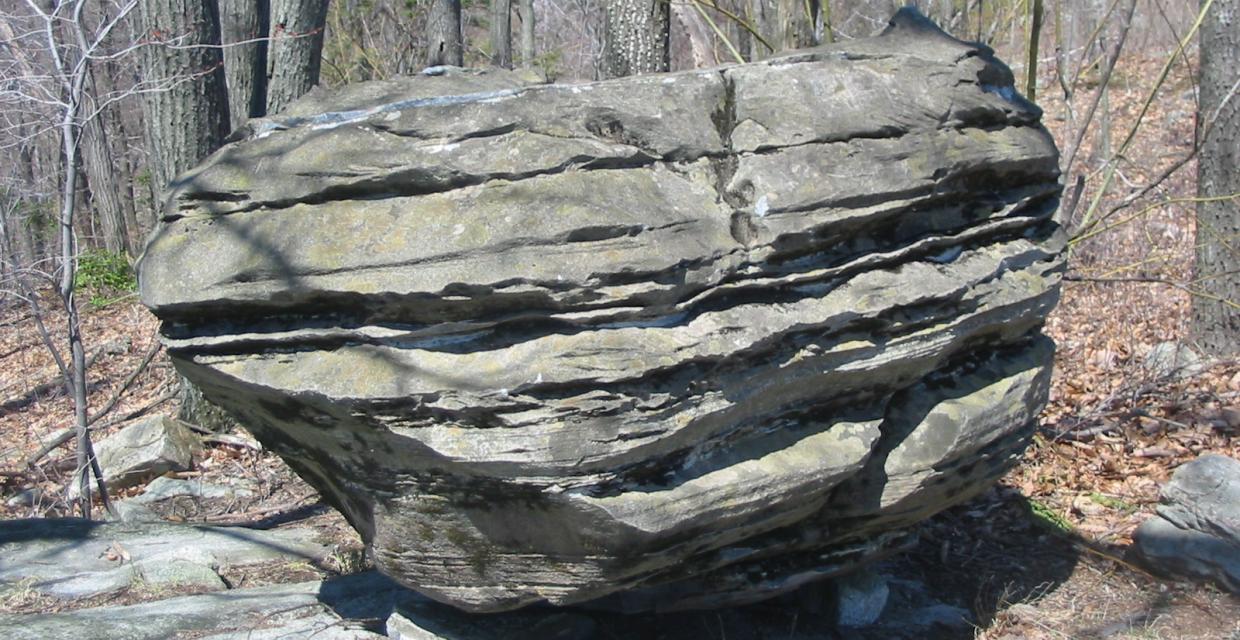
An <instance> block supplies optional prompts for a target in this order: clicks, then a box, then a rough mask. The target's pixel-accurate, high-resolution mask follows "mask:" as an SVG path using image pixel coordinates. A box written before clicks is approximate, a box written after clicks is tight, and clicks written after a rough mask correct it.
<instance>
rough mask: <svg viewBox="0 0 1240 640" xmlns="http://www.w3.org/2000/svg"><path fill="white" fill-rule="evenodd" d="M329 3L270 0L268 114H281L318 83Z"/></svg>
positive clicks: (322, 1) (311, 0) (321, 1)
mask: <svg viewBox="0 0 1240 640" xmlns="http://www.w3.org/2000/svg"><path fill="white" fill-rule="evenodd" d="M327 2H328V0H271V28H270V33H271V44H270V46H269V53H268V60H267V78H268V80H267V114H275V113H279V112H280V111H281V110H282V109H284V107H286V106H288V104H289V103H290V102H292V101H294V100H296V99H297V98H300V97H301V96H303V95H305V93H306V92H307V91H309V90H310V89H312V88H313V87H314V85H316V84H318V83H319V67H320V65H321V64H322V61H323V29H324V27H325V25H326V24H327Z"/></svg>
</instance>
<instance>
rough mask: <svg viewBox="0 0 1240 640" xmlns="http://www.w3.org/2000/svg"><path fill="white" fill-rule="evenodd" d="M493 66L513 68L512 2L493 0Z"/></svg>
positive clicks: (508, 0) (510, 0) (509, 0)
mask: <svg viewBox="0 0 1240 640" xmlns="http://www.w3.org/2000/svg"><path fill="white" fill-rule="evenodd" d="M491 64H493V65H495V66H497V67H503V68H505V69H511V68H512V0H491Z"/></svg>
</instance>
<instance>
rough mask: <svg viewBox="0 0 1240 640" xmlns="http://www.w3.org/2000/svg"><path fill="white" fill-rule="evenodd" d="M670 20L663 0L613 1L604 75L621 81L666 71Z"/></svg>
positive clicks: (611, 2)
mask: <svg viewBox="0 0 1240 640" xmlns="http://www.w3.org/2000/svg"><path fill="white" fill-rule="evenodd" d="M669 17H670V12H669V11H668V3H667V2H665V1H663V0H610V1H609V2H608V3H607V24H606V29H605V32H606V34H605V37H606V41H605V42H604V44H603V75H604V76H605V77H608V78H619V77H621V76H630V75H636V74H640V73H658V72H660V71H667V68H668V63H669V57H668V47H667V38H668V22H669Z"/></svg>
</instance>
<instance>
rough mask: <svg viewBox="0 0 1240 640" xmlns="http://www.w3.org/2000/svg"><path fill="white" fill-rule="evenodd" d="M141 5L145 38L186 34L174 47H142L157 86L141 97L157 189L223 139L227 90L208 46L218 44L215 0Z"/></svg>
mask: <svg viewBox="0 0 1240 640" xmlns="http://www.w3.org/2000/svg"><path fill="white" fill-rule="evenodd" d="M139 8H140V11H141V24H142V30H143V33H144V34H145V37H147V38H150V39H152V40H155V41H170V40H171V39H174V38H181V37H183V38H184V39H183V40H180V41H175V42H172V43H171V44H176V45H177V46H175V47H174V46H154V45H153V46H148V47H143V49H142V51H143V54H144V55H143V65H142V69H143V71H144V72H145V73H146V76H147V81H148V82H154V83H159V84H160V85H161V86H160V87H159V90H152V91H147V92H145V93H143V94H142V95H143V97H144V100H143V106H144V107H145V110H146V123H145V124H146V133H147V139H148V144H147V146H148V151H149V153H150V154H151V174H152V178H153V179H154V180H155V185H156V191H163V189H164V188H166V187H167V186H168V184H169V183H171V182H172V180H173V179H174V178H176V176H177V175H179V174H180V173H182V172H183V171H186V170H187V169H189V168H190V167H192V166H194V165H195V164H197V163H198V161H199V160H202V159H203V158H205V157H206V156H207V154H209V153H211V152H212V151H214V150H215V149H216V148H218V147H219V146H220V144H222V143H223V141H224V136H225V135H227V133H228V92H227V87H226V86H225V83H224V62H223V59H222V56H221V54H220V49H219V47H216V46H212V45H217V44H219V27H218V23H217V20H216V15H215V3H214V2H199V1H197V0H142V1H141V2H140V3H139ZM187 45H190V46H187ZM192 45H207V46H192ZM156 206H157V207H158V204H157V205H156Z"/></svg>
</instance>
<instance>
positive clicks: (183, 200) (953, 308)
mask: <svg viewBox="0 0 1240 640" xmlns="http://www.w3.org/2000/svg"><path fill="white" fill-rule="evenodd" d="M1040 115H1041V114H1040V111H1039V110H1038V109H1037V107H1036V106H1034V105H1032V104H1030V103H1029V102H1027V101H1026V100H1024V99H1023V98H1021V97H1020V96H1019V95H1018V94H1017V93H1016V92H1015V91H1014V89H1013V80H1012V75H1011V72H1010V71H1009V70H1008V69H1007V67H1006V66H1004V65H1003V64H1002V63H1001V62H999V61H998V60H996V59H995V58H994V56H993V53H992V52H991V51H990V50H989V49H987V48H985V47H982V46H979V45H972V44H968V43H963V42H960V41H957V40H955V39H952V38H950V37H949V36H947V35H946V34H944V33H942V32H941V31H938V30H937V29H935V28H934V27H933V26H932V25H929V24H928V22H926V21H925V20H924V19H922V18H920V17H919V16H918V15H917V14H915V12H912V11H902V12H900V13H899V14H897V16H896V18H895V19H894V20H893V25H892V26H891V28H889V29H888V31H887V32H886V33H885V34H884V35H882V36H881V37H877V38H874V39H869V40H855V41H850V42H847V43H843V44H839V45H832V46H827V47H822V48H819V49H813V50H807V51H800V52H794V53H791V54H788V55H783V56H780V57H777V58H773V59H771V60H767V61H763V62H761V63H754V64H746V65H738V66H729V67H722V68H718V69H708V70H699V71H690V72H683V73H674V74H665V75H650V76H639V77H631V78H624V79H619V80H614V81H607V82H598V83H592V84H583V85H533V84H528V81H527V80H525V79H523V78H521V77H519V76H516V75H513V74H509V73H505V72H500V71H488V72H479V71H469V70H459V69H451V70H447V71H445V72H444V73H443V74H440V75H437V76H433V77H417V78H405V79H400V80H393V81H386V82H375V83H366V84H361V85H355V86H351V87H346V88H344V89H342V90H340V91H339V92H336V93H327V92H316V93H314V94H312V95H311V96H309V97H307V98H306V99H304V100H303V101H301V102H300V103H298V104H296V105H294V106H293V107H291V108H290V110H289V111H288V112H287V113H285V114H283V115H282V116H279V117H275V118H269V119H263V120H256V121H254V122H251V123H250V125H249V126H248V128H247V129H246V130H245V131H244V132H242V133H240V134H239V135H238V136H237V139H236V140H235V141H234V142H233V143H231V144H229V145H227V146H225V147H224V148H222V149H221V150H220V151H218V152H217V153H216V154H214V155H213V156H211V157H210V158H208V159H207V160H206V161H205V162H204V163H203V164H202V165H201V166H199V167H198V168H196V169H194V170H192V171H190V172H189V173H187V174H185V175H183V176H181V177H180V178H179V179H178V180H177V181H176V182H175V183H174V184H173V185H172V189H171V191H170V193H169V196H168V198H167V200H166V202H165V206H164V210H163V217H162V223H161V226H160V227H159V229H158V230H157V232H156V233H155V235H154V236H153V237H152V239H151V241H150V242H149V244H148V246H147V249H146V252H145V255H144V257H143V259H142V263H141V266H140V282H141V288H142V297H143V300H144V302H145V303H146V304H147V305H149V306H150V307H151V309H152V310H153V311H154V312H155V313H156V314H157V315H158V316H159V317H160V318H161V320H162V321H163V325H162V332H163V334H162V335H163V339H164V342H165V344H166V345H167V347H168V349H169V354H170V355H171V357H172V359H173V362H174V363H175V364H176V366H177V368H178V369H179V370H180V371H181V372H182V373H183V374H184V375H186V376H187V377H188V378H190V379H191V380H192V381H194V382H195V383H196V384H197V385H199V386H200V387H201V389H202V390H203V392H204V393H205V394H206V395H207V396H208V397H209V398H210V399H212V400H213V401H214V402H216V403H218V404H220V405H221V406H223V407H225V408H226V409H228V410H229V411H231V412H232V413H234V414H235V415H236V416H237V417H238V418H239V420H240V422H241V423H243V424H245V425H247V427H248V428H249V429H251V430H252V431H253V432H254V434H255V436H256V437H257V438H258V439H259V440H260V441H262V443H263V445H264V446H265V447H267V448H269V449H271V450H273V451H275V452H276V453H278V454H279V455H281V456H282V457H283V458H284V459H285V460H286V461H287V462H288V463H289V465H290V466H291V467H292V468H293V469H294V470H296V471H297V472H298V473H299V474H301V475H302V476H303V477H304V478H305V479H306V480H307V481H308V482H310V483H311V484H313V485H314V486H316V487H317V488H318V489H319V490H320V491H321V492H322V493H323V495H324V497H325V498H326V499H327V500H330V501H331V502H332V503H333V504H334V505H335V506H336V507H337V508H339V509H340V510H341V511H342V512H343V513H344V514H345V516H346V517H347V518H348V519H349V521H350V522H351V523H352V524H353V526H354V527H355V528H357V530H358V531H359V532H360V533H361V535H362V537H363V538H364V540H365V541H366V542H367V543H368V544H369V545H370V547H371V549H372V551H373V555H374V559H375V562H376V565H377V566H378V567H379V568H380V569H381V570H382V571H384V572H386V573H387V574H388V575H391V576H393V577H394V578H396V579H397V580H399V581H401V582H402V583H404V584H406V585H409V586H411V587H413V588H415V589H417V590H419V591H420V592H422V593H424V594H427V595H429V596H430V597H432V598H435V599H437V600H440V601H443V602H448V603H451V604H453V605H455V606H458V607H461V608H465V609H468V610H473V611H500V610H507V609H515V608H519V607H522V606H524V605H528V604H532V603H539V602H549V603H553V604H559V605H563V604H571V603H578V602H587V601H589V602H591V603H592V604H593V605H594V606H599V607H611V608H616V609H621V610H629V611H632V610H641V609H675V608H684V607H713V606H720V605H722V604H727V603H742V602H751V601H756V600H760V599H763V598H767V597H771V596H773V595H776V594H779V593H782V592H785V591H788V590H791V589H794V588H796V587H797V586H799V585H802V584H805V583H807V582H811V581H815V580H821V579H823V578H827V577H831V576H836V575H841V574H844V573H847V572H849V571H851V570H854V569H856V567H857V566H859V565H861V564H863V563H865V562H868V561H870V560H873V559H874V558H877V557H881V556H882V555H884V554H888V553H891V552H894V551H896V550H899V549H901V548H904V547H906V546H907V545H908V544H909V543H910V537H909V536H908V534H907V533H906V531H907V528H908V527H909V526H910V525H912V524H914V523H916V522H918V521H919V520H921V519H924V518H926V517H928V516H929V515H931V514H933V513H935V512H937V511H939V510H940V509H943V508H945V507H947V506H949V505H951V504H955V503H957V502H960V501H963V500H965V499H967V498H969V497H970V496H972V495H974V494H975V493H977V492H978V491H980V490H982V489H984V488H985V487H986V486H987V485H988V484H989V483H990V482H991V481H992V480H993V479H995V478H997V477H998V476H999V475H1000V474H1002V473H1003V472H1004V471H1005V470H1006V469H1007V468H1008V467H1009V466H1010V465H1011V464H1012V463H1013V461H1014V459H1015V458H1016V456H1018V454H1019V453H1020V451H1021V450H1022V449H1023V448H1024V447H1025V445H1026V443H1027V441H1028V439H1029V436H1030V434H1031V432H1032V428H1033V426H1034V421H1035V417H1036V415H1037V413H1038V411H1039V410H1040V409H1041V407H1042V406H1043V404H1044V403H1045V399H1046V393H1047V385H1048V378H1049V375H1050V367H1051V356H1052V351H1053V345H1052V344H1051V342H1050V340H1049V339H1047V338H1046V337H1044V336H1043V335H1042V334H1041V326H1042V323H1043V320H1044V318H1045V316H1046V314H1047V313H1048V312H1049V311H1050V309H1051V308H1052V307H1053V306H1054V304H1055V303H1056V301H1057V297H1058V285H1059V279H1060V274H1061V272H1062V270H1063V261H1062V257H1061V251H1062V248H1063V237H1062V232H1061V230H1060V227H1059V224H1058V223H1057V221H1056V219H1055V218H1054V213H1055V211H1056V209H1057V206H1058V199H1059V193H1060V185H1059V183H1058V178H1059V172H1058V157H1057V152H1056V149H1055V146H1054V144H1053V142H1052V141H1051V139H1050V136H1049V135H1048V134H1047V132H1046V131H1045V130H1044V129H1043V128H1042V127H1041V126H1040V125H1039V123H1038V121H1039V118H1040Z"/></svg>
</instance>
